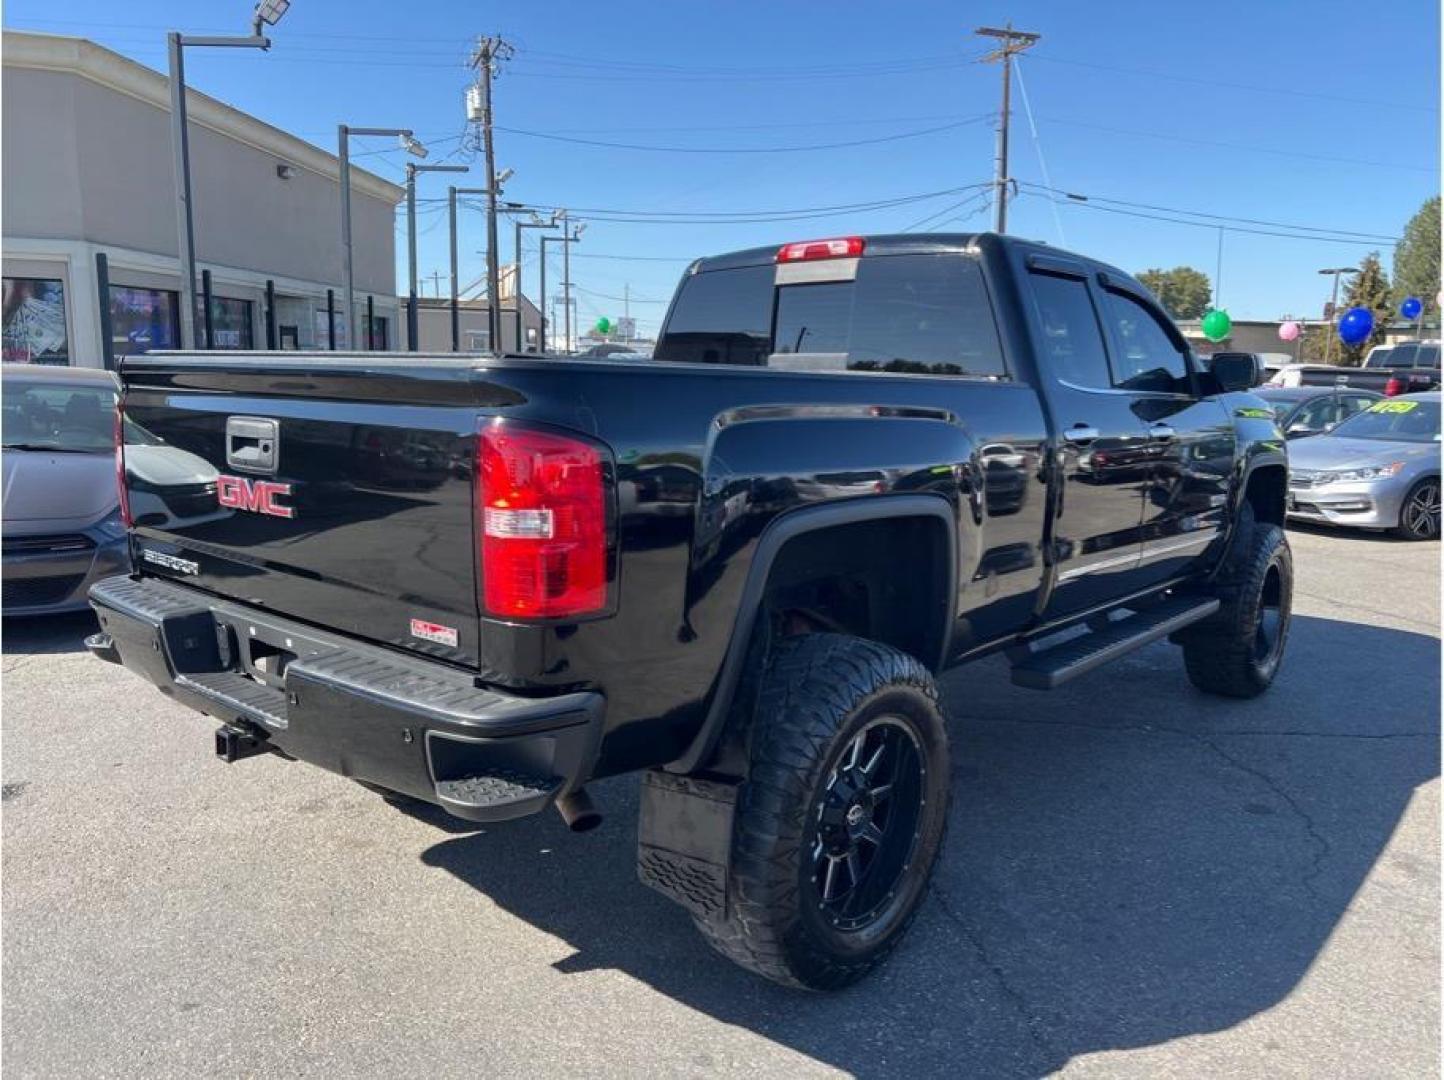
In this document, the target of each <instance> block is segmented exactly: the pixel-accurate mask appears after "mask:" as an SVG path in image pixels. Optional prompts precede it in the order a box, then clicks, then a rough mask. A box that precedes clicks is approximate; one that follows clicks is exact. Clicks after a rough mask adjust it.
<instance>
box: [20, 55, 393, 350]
mask: <svg viewBox="0 0 1444 1080" xmlns="http://www.w3.org/2000/svg"><path fill="white" fill-rule="evenodd" d="M0 60H3V88H0V89H3V103H0V104H3V124H0V131H3V168H0V199H3V236H0V255H3V275H4V293H3V355H4V358H5V359H6V360H24V361H30V362H40V363H53V364H74V365H78V366H83V367H102V366H106V364H107V362H108V361H107V357H108V356H114V355H118V354H123V353H135V352H143V351H145V350H147V349H165V348H176V347H178V346H179V334H180V331H179V322H180V319H179V314H180V298H179V297H180V281H181V276H180V261H179V258H178V256H177V251H178V243H177V232H178V228H177V224H176V198H175V177H174V172H173V168H172V160H173V159H172V151H171V140H170V88H169V82H168V80H167V78H166V76H165V75H164V74H162V73H160V72H158V71H154V70H152V69H150V68H148V67H146V66H144V65H142V64H138V63H136V62H134V61H132V60H129V59H127V58H125V57H123V56H121V55H119V54H117V53H115V52H112V51H110V50H109V49H105V48H102V47H100V46H98V45H96V44H94V43H92V42H89V41H85V40H82V39H79V38H72V37H60V36H53V35H49V34H32V33H22V32H17V31H10V30H7V31H5V33H4V44H3V55H0ZM257 63H264V60H263V59H261V58H258V59H257ZM186 108H187V112H188V119H189V128H188V130H189V141H190V163H191V165H190V167H191V186H192V207H193V217H194V222H195V246H196V264H197V274H198V275H200V274H201V272H202V271H209V272H210V274H209V277H210V283H211V296H212V299H211V302H210V317H211V328H212V344H213V347H215V348H218V349H252V348H255V349H260V348H268V347H269V348H279V349H313V348H314V349H325V348H328V347H333V342H334V347H336V348H347V347H352V344H351V343H352V342H354V343H355V346H354V347H359V348H367V347H368V346H369V347H371V348H375V349H398V348H403V347H404V344H405V342H404V339H405V311H404V306H403V302H402V301H399V300H398V298H397V296H396V285H395V276H396V271H395V235H396V234H395V221H396V207H397V204H398V203H399V202H400V201H401V200H402V198H403V197H404V194H405V192H404V191H403V189H402V188H400V187H398V186H397V185H395V184H393V183H390V182H389V181H387V180H384V179H382V178H381V177H379V176H376V175H375V174H373V173H370V172H367V171H366V170H364V169H359V168H356V167H354V166H353V167H352V169H351V220H352V244H353V272H354V280H355V311H354V312H353V313H352V317H351V318H350V319H349V320H348V319H347V318H345V317H344V315H343V313H342V306H343V303H344V301H343V299H342V265H341V254H340V253H341V244H340V239H339V236H340V217H341V209H340V184H339V169H338V162H337V159H336V157H335V155H333V154H329V153H327V152H325V151H323V150H320V149H318V148H317V147H315V146H312V145H311V144H310V143H308V142H305V141H304V140H302V139H299V138H296V137H295V136H293V135H289V134H287V133H286V132H284V131H281V130H279V129H277V128H274V127H272V126H270V125H269V124H265V123H263V122H261V121H259V120H257V119H255V118H254V117H252V116H248V115H247V114H245V113H243V112H240V111H239V110H237V109H233V108H231V107H230V106H228V105H225V104H222V103H221V102H219V101H216V100H214V99H213V98H209V97H206V96H205V95H204V94H200V93H197V92H196V91H194V90H190V91H188V92H187V97H186ZM98 257H99V258H98ZM196 289H197V294H198V296H199V294H200V291H201V281H200V280H199V277H198V280H197V284H196ZM268 298H270V301H271V302H269V303H268ZM199 303H200V301H199V300H198V304H199ZM368 313H369V317H370V320H371V321H370V323H369V326H368V323H367V318H368ZM203 323H204V313H203V312H201V311H198V312H197V316H196V327H197V331H196V332H197V337H198V338H201V336H202V333H203V331H202V329H201V327H202V326H203ZM107 325H108V332H109V336H110V341H109V343H108V344H107V343H106V342H105V341H104V340H103V338H104V335H105V333H106V330H105V329H104V328H105V327H106V326H107ZM368 330H369V333H368Z"/></svg>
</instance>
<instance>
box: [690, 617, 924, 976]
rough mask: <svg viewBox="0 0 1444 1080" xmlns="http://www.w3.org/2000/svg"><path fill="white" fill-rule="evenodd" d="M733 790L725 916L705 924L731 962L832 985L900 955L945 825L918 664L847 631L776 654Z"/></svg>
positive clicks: (782, 647) (789, 644)
mask: <svg viewBox="0 0 1444 1080" xmlns="http://www.w3.org/2000/svg"><path fill="white" fill-rule="evenodd" d="M749 744H750V750H749V755H748V756H749V773H748V777H747V779H746V780H745V781H744V782H743V784H742V786H741V789H740V790H739V792H738V800H737V811H736V818H735V821H734V827H733V834H732V850H731V860H730V869H729V873H728V880H727V899H726V906H725V913H724V914H723V915H722V916H721V917H720V918H712V919H707V920H703V919H698V920H697V925H698V927H699V928H700V929H701V931H702V933H703V934H704V936H706V938H707V939H708V941H709V942H710V943H711V944H712V946H713V947H714V948H716V949H717V950H718V951H719V952H721V953H722V954H723V955H724V956H726V957H728V958H729V959H731V960H733V961H735V962H737V963H738V964H741V965H742V966H743V967H745V968H748V969H749V970H751V971H754V972H756V973H758V974H759V975H764V976H766V977H767V978H769V979H772V980H773V981H775V982H778V983H782V984H783V985H787V986H794V987H802V988H807V989H812V990H835V989H839V988H841V987H843V986H846V985H848V984H849V983H852V982H855V981H857V980H858V979H860V978H862V977H863V976H864V975H866V974H867V973H868V972H869V971H871V970H872V969H873V968H874V967H876V966H877V965H878V964H879V963H881V962H882V960H883V959H884V958H885V957H886V956H887V955H888V954H889V953H890V952H891V951H892V950H893V949H894V948H895V947H896V946H897V944H898V942H899V941H900V940H901V939H902V936H903V935H904V934H905V933H906V932H907V928H908V926H909V925H910V924H911V923H912V920H913V917H914V916H915V915H916V914H917V910H918V907H919V905H920V904H921V902H922V898H923V895H924V892H925V890H926V888H927V882H928V877H929V875H930V874H931V872H932V868H933V863H934V861H935V860H936V858H937V855H938V849H939V847H940V846H941V843H942V838H943V831H944V829H945V827H946V824H947V813H948V792H949V759H948V739H947V729H946V725H945V723H944V720H943V714H942V710H941V708H940V707H939V705H938V694H937V688H936V687H935V686H934V684H933V679H932V676H931V675H930V674H929V673H928V670H927V669H926V668H925V667H924V666H923V665H922V664H920V663H919V662H918V661H917V660H915V659H913V658H912V657H911V656H908V655H906V654H905V653H902V652H899V651H898V650H896V649H892V648H889V647H888V646H886V645H882V644H879V643H877V642H873V641H866V640H863V639H861V638H855V637H849V636H846V635H842V634H807V635H803V636H800V637H794V638H788V639H786V640H784V641H782V642H781V643H780V644H779V645H778V646H777V648H776V650H775V652H774V655H773V657H772V659H771V662H770V664H769V665H768V669H767V672H766V675H765V677H764V679H763V684H762V688H761V692H760V695H759V698H758V707H757V712H756V715H755V719H754V721H753V727H752V730H751V732H750V738H749Z"/></svg>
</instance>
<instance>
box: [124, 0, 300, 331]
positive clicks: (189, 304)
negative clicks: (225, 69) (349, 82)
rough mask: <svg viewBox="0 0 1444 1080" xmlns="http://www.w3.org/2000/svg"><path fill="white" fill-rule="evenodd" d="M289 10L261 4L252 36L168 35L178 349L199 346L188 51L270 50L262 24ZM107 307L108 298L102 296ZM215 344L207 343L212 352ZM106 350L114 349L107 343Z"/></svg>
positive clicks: (279, 0)
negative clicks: (178, 291)
mask: <svg viewBox="0 0 1444 1080" xmlns="http://www.w3.org/2000/svg"><path fill="white" fill-rule="evenodd" d="M290 6H291V0H261V2H260V3H259V4H257V5H256V9H255V12H254V13H253V15H252V17H251V33H250V36H249V37H206V36H196V35H191V34H181V33H179V32H178V31H174V30H172V31H171V32H170V33H169V34H167V35H166V52H167V53H168V54H169V57H170V145H171V152H172V155H173V156H174V159H175V190H176V233H177V245H178V246H179V248H180V263H181V310H180V332H181V339H180V346H181V348H182V349H194V348H195V347H196V234H195V222H194V220H193V219H192V215H191V156H190V155H191V151H190V139H189V137H188V136H187V132H186V74H185V48H186V46H187V45H189V46H194V47H201V48H242V49H269V48H270V47H271V39H270V38H268V37H266V36H265V34H264V33H262V31H261V28H262V27H263V26H275V25H276V23H278V22H279V21H280V19H281V16H282V15H284V14H286V9H287V8H288V7H290ZM102 299H103V301H104V302H105V303H109V302H110V301H109V299H108V298H102ZM210 345H211V342H209V341H208V342H206V347H207V348H209V347H210ZM105 347H106V348H107V349H108V348H110V343H109V342H106V344H105Z"/></svg>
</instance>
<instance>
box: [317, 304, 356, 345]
mask: <svg viewBox="0 0 1444 1080" xmlns="http://www.w3.org/2000/svg"><path fill="white" fill-rule="evenodd" d="M315 322H316V348H318V349H329V348H330V347H331V340H330V337H329V334H328V330H327V327H328V325H334V326H335V328H336V348H338V349H346V348H349V347H350V346H349V345H348V344H347V341H346V318H345V316H343V315H342V314H341V312H340V311H339V310H337V311H333V312H332V313H331V314H330V315H329V316H328V315H327V314H326V309H325V308H318V309H317V310H316V313H315Z"/></svg>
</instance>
